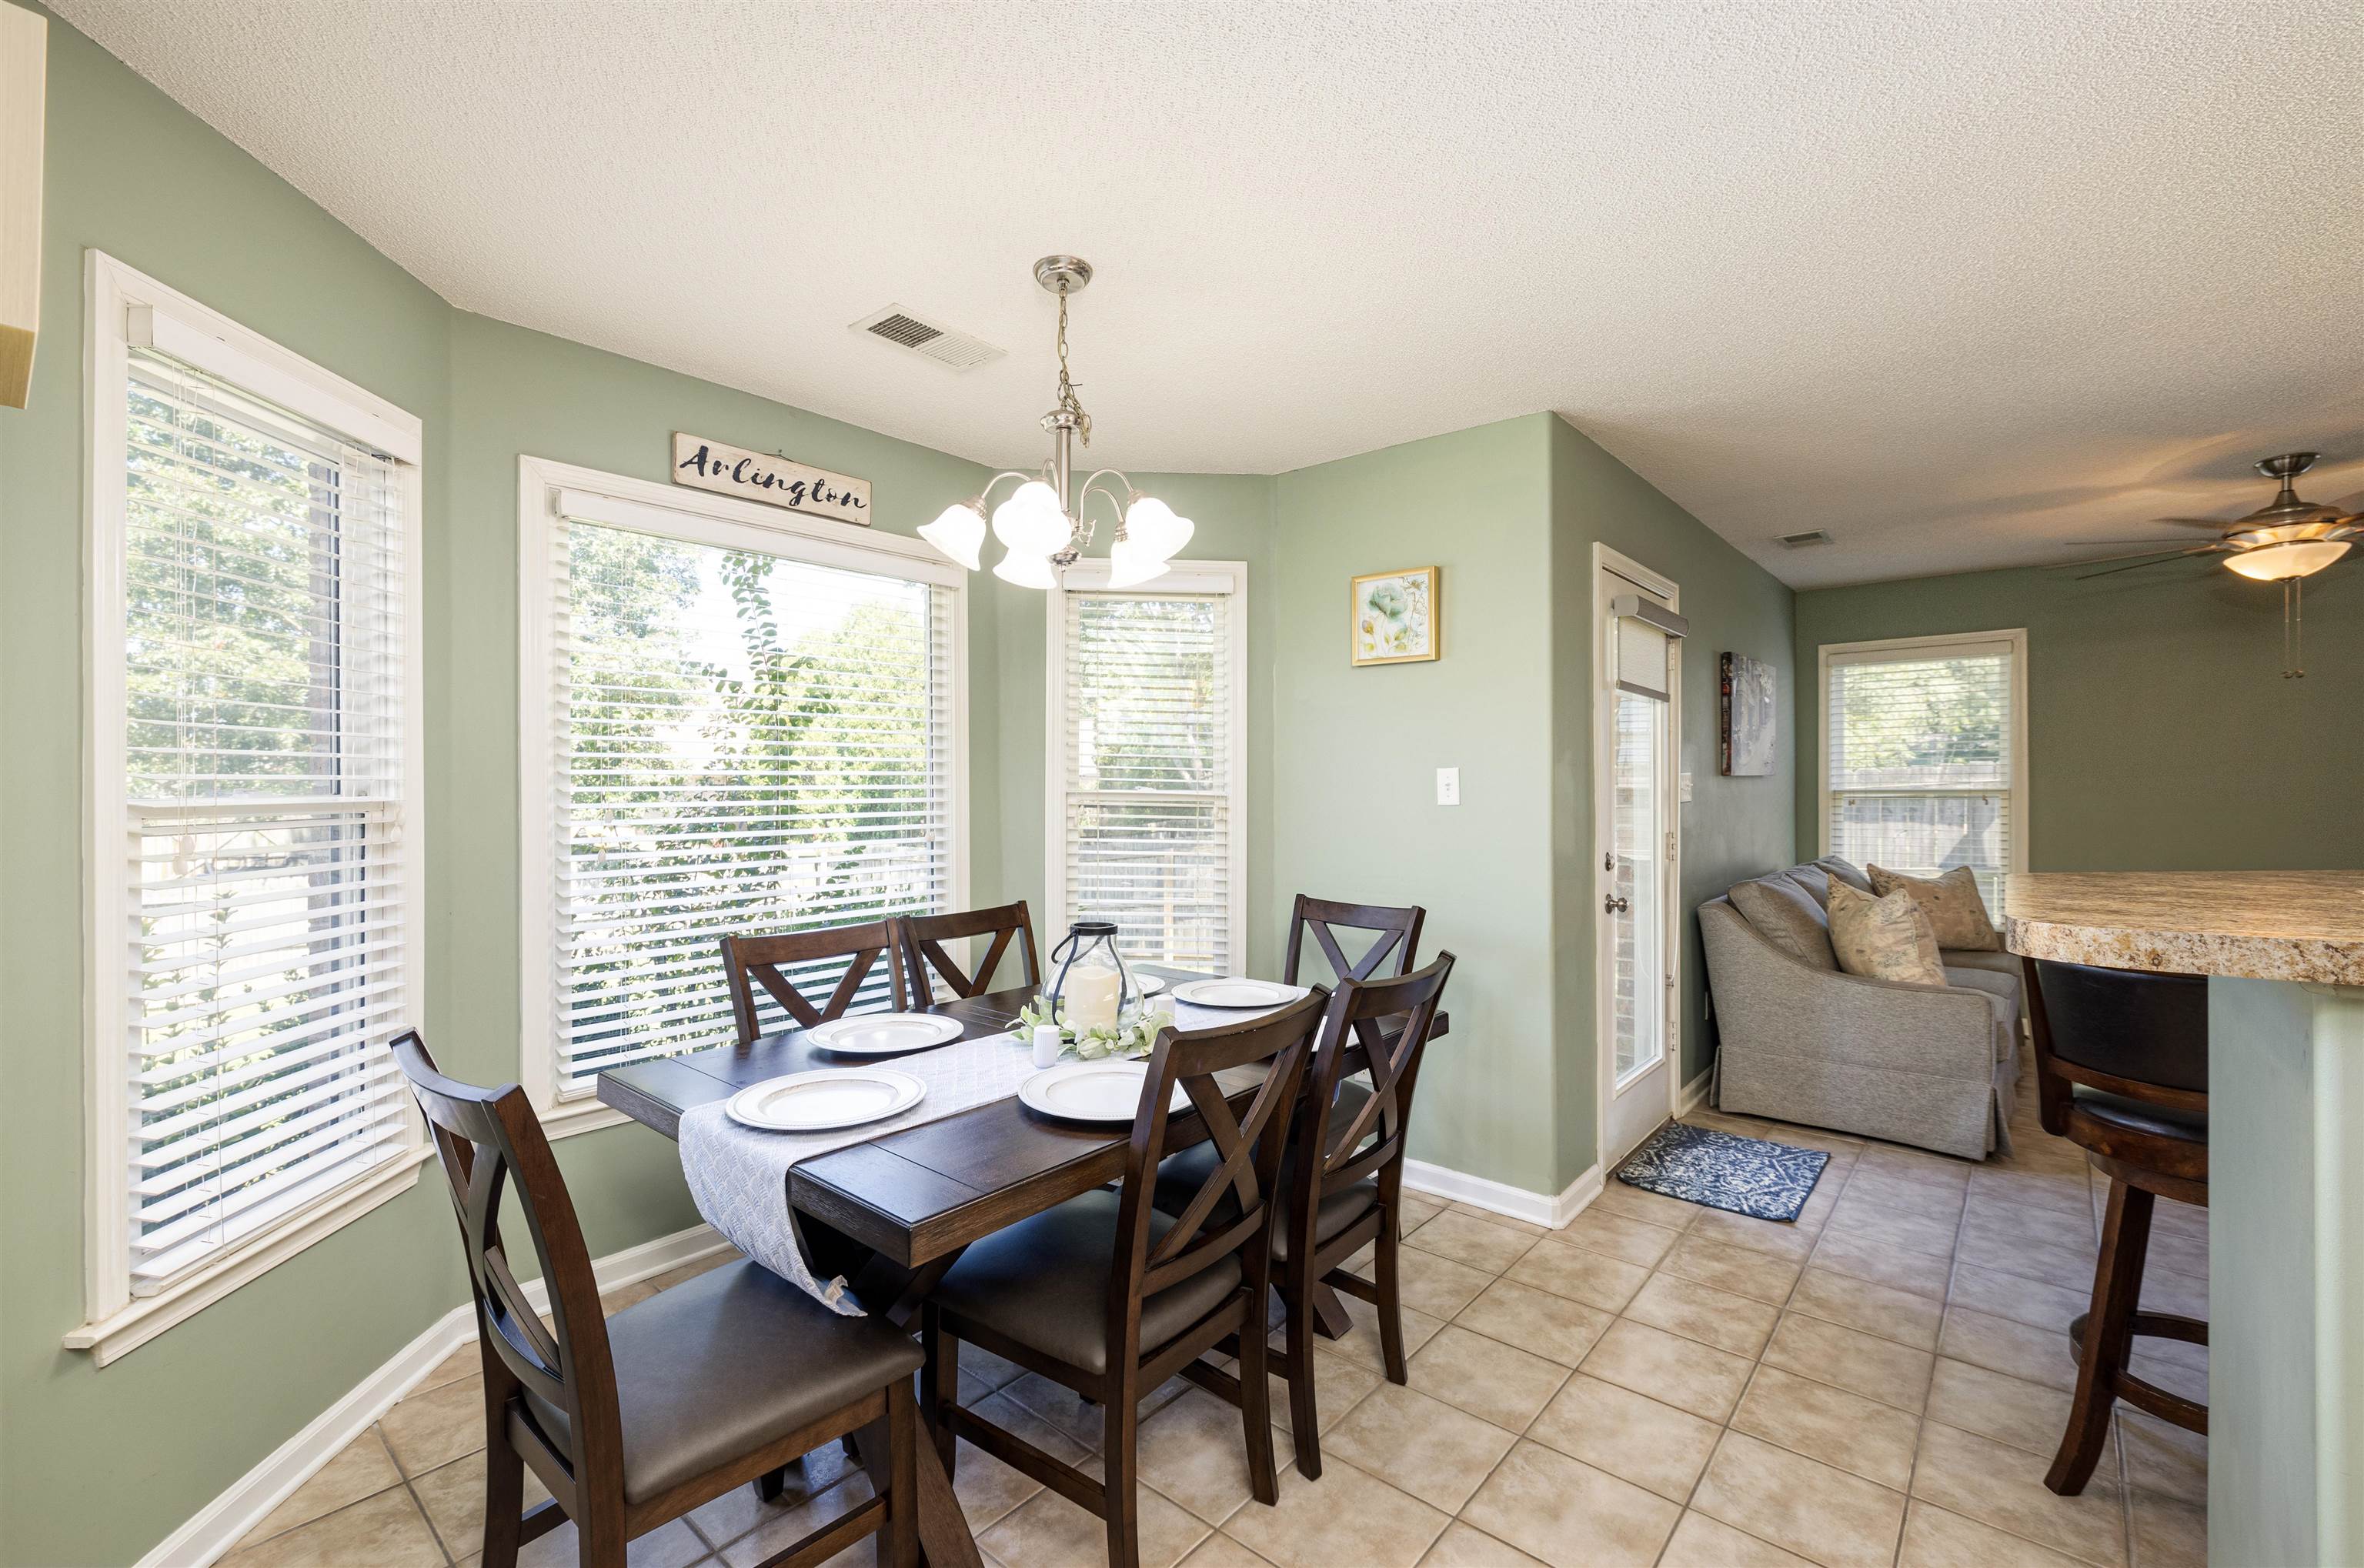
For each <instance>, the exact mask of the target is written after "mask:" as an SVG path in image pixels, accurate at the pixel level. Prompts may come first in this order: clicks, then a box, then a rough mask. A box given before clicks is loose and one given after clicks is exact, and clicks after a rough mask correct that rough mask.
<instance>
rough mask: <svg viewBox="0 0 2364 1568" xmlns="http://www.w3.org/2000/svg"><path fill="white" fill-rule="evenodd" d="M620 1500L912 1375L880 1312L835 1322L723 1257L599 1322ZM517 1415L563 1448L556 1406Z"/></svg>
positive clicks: (693, 1473)
mask: <svg viewBox="0 0 2364 1568" xmlns="http://www.w3.org/2000/svg"><path fill="white" fill-rule="evenodd" d="M608 1347H609V1350H610V1352H611V1353H612V1355H613V1356H614V1358H615V1363H616V1404H617V1407H618V1409H619V1412H620V1413H621V1415H622V1417H623V1424H624V1496H625V1498H626V1500H627V1501H630V1502H634V1503H639V1502H645V1501H646V1500H648V1499H649V1498H651V1497H653V1496H657V1495H658V1494H660V1493H663V1492H665V1491H669V1490H671V1489H672V1488H673V1487H675V1486H678V1485H681V1484H682V1483H683V1482H685V1481H690V1480H694V1479H696V1478H697V1477H698V1476H700V1475H703V1474H705V1473H708V1471H711V1470H713V1469H715V1468H716V1467H718V1466H719V1465H723V1464H728V1463H729V1462H731V1461H732V1460H736V1459H741V1458H743V1457H745V1456H746V1455H748V1454H751V1453H753V1452H754V1451H757V1450H758V1449H761V1448H764V1446H766V1445H767V1444H770V1443H773V1442H776V1441H778V1440H780V1439H781V1438H784V1437H786V1435H787V1434H788V1433H790V1432H793V1431H795V1430H796V1429H797V1428H799V1427H802V1426H806V1425H808V1424H809V1423H811V1422H813V1421H817V1420H819V1419H820V1418H822V1417H824V1416H827V1415H829V1414H830V1413H831V1411H834V1410H838V1409H841V1408H842V1407H845V1406H847V1405H850V1404H852V1403H853V1402H854V1401H855V1400H857V1399H860V1398H862V1397H863V1396H865V1395H869V1394H875V1393H876V1392H877V1391H878V1390H879V1389H882V1388H884V1387H886V1386H887V1385H889V1384H891V1383H894V1382H895V1381H896V1380H898V1378H907V1377H909V1376H910V1375H911V1374H912V1373H915V1372H917V1371H919V1369H920V1359H921V1358H920V1349H919V1347H918V1346H917V1345H915V1344H914V1343H912V1341H911V1340H910V1337H909V1335H906V1334H904V1333H901V1332H899V1331H898V1329H896V1328H895V1327H894V1325H893V1324H891V1323H888V1322H887V1320H886V1319H885V1318H841V1317H839V1316H838V1315H837V1314H836V1313H834V1312H832V1311H831V1310H830V1309H829V1308H828V1307H823V1306H822V1305H821V1304H820V1302H818V1301H815V1300H814V1299H813V1298H812V1297H811V1296H807V1295H806V1294H805V1293H804V1292H803V1291H801V1290H799V1289H797V1287H796V1286H795V1285H792V1284H789V1283H788V1282H787V1281H786V1280H784V1279H782V1278H781V1277H780V1276H779V1275H777V1274H775V1273H772V1271H771V1270H769V1269H767V1268H764V1266H763V1265H762V1264H760V1263H753V1262H736V1263H725V1264H724V1265H722V1267H720V1268H719V1269H709V1270H708V1271H707V1272H706V1273H702V1274H699V1275H697V1277H696V1278H694V1279H690V1280H686V1281H685V1282H683V1283H682V1284H677V1285H675V1286H674V1287H673V1288H672V1289H670V1290H662V1291H659V1292H658V1293H657V1294H656V1295H654V1296H651V1297H649V1299H648V1300H646V1301H642V1302H639V1303H636V1304H635V1305H633V1306H630V1307H626V1308H624V1309H623V1310H622V1311H621V1312H619V1313H617V1314H616V1315H615V1316H614V1317H612V1318H608ZM525 1404H526V1409H527V1412H528V1413H529V1414H530V1416H531V1417H532V1418H533V1420H534V1424H535V1425H537V1426H539V1427H541V1429H542V1430H543V1432H544V1433H545V1434H546V1435H547V1436H549V1437H550V1438H552V1440H555V1441H558V1442H561V1443H564V1442H566V1441H567V1440H568V1438H567V1421H566V1417H565V1414H564V1413H563V1411H560V1410H556V1409H553V1408H552V1407H551V1406H549V1405H547V1404H545V1403H543V1402H542V1401H541V1400H540V1399H538V1398H536V1397H534V1396H532V1395H530V1394H528V1395H526V1396H525Z"/></svg>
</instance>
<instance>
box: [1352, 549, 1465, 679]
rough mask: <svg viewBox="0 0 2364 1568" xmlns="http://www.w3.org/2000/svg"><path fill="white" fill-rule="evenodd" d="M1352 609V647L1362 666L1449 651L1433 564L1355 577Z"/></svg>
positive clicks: (1405, 661)
mask: <svg viewBox="0 0 2364 1568" xmlns="http://www.w3.org/2000/svg"><path fill="white" fill-rule="evenodd" d="M1348 612H1349V613H1348V619H1347V625H1346V645H1347V649H1348V651H1350V652H1351V653H1352V654H1353V655H1354V659H1355V663H1357V664H1409V663H1411V662H1414V661H1415V660H1421V659H1433V658H1436V657H1437V656H1438V654H1439V653H1440V652H1441V651H1442V650H1443V639H1442V638H1441V636H1440V635H1439V629H1438V625H1437V599H1436V568H1435V567H1433V566H1418V567H1414V568H1412V569H1411V571H1409V572H1374V573H1370V574H1368V575H1367V576H1362V577H1357V578H1355V584H1354V589H1353V592H1352V594H1351V595H1349V605H1348Z"/></svg>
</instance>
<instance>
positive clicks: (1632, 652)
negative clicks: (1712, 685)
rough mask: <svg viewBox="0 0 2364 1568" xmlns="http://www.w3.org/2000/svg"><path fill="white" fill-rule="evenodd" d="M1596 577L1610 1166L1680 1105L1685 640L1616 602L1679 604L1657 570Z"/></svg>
mask: <svg viewBox="0 0 2364 1568" xmlns="http://www.w3.org/2000/svg"><path fill="white" fill-rule="evenodd" d="M1641 575H1646V574H1641ZM1595 577H1596V580H1597V581H1596V584H1595V589H1594V612H1593V613H1594V624H1595V627H1596V628H1598V629H1599V631H1600V635H1599V636H1597V637H1596V638H1595V639H1594V644H1593V645H1594V647H1595V648H1596V649H1597V650H1599V658H1600V662H1601V664H1602V666H1603V668H1602V670H1601V679H1600V682H1599V683H1598V684H1597V688H1596V694H1595V701H1596V704H1597V711H1596V716H1595V725H1594V744H1593V763H1594V766H1593V781H1592V787H1593V800H1594V846H1593V864H1594V865H1595V866H1596V867H1597V868H1598V872H1597V875H1598V878H1599V884H1600V885H1599V893H1600V927H1599V929H1600V953H1599V961H1598V962H1599V974H1598V980H1597V984H1598V991H1597V995H1599V997H1600V1106H1601V1116H1600V1139H1601V1149H1600V1162H1601V1170H1602V1171H1603V1172H1604V1173H1606V1172H1608V1171H1611V1170H1613V1169H1614V1168H1615V1167H1616V1165H1617V1163H1618V1162H1620V1161H1622V1160H1623V1159H1624V1158H1625V1156H1626V1155H1628V1154H1630V1153H1632V1152H1633V1151H1634V1146H1635V1145H1636V1144H1638V1143H1640V1142H1641V1141H1642V1140H1643V1139H1645V1138H1646V1137H1648V1136H1649V1135H1650V1133H1651V1132H1653V1131H1654V1130H1656V1128H1657V1127H1658V1125H1659V1124H1660V1123H1661V1122H1663V1121H1665V1120H1667V1118H1668V1117H1669V1116H1670V1115H1671V1114H1672V1113H1673V1108H1674V1084H1675V1074H1674V1069H1673V1066H1672V1064H1671V1061H1670V1058H1671V1055H1672V1052H1673V1048H1674V1043H1675V1033H1674V1021H1675V1020H1674V1007H1675V994H1676V993H1675V983H1674V974H1675V970H1674V963H1675V954H1676V951H1677V950H1676V944H1675V940H1674V938H1675V923H1674V907H1675V897H1674V890H1675V885H1676V883H1675V856H1676V848H1677V840H1676V836H1675V810H1674V790H1673V787H1672V786H1673V781H1674V771H1675V770H1674V762H1673V760H1674V758H1675V757H1676V756H1677V755H1678V751H1677V742H1676V736H1675V715H1676V714H1677V713H1678V712H1679V711H1680V710H1679V707H1678V704H1679V702H1680V700H1681V699H1680V689H1679V686H1678V676H1679V673H1680V668H1681V665H1680V649H1681V644H1680V643H1679V642H1678V641H1676V640H1674V639H1670V638H1667V637H1665V636H1663V635H1662V634H1658V633H1656V632H1655V631H1653V630H1652V629H1651V628H1646V627H1645V626H1642V625H1640V624H1638V623H1635V622H1634V621H1633V619H1632V618H1631V617H1626V618H1627V624H1626V625H1625V626H1623V627H1622V628H1621V627H1620V625H1619V620H1620V617H1618V616H1617V615H1616V613H1615V611H1614V610H1613V609H1612V608H1611V605H1612V602H1613V601H1615V600H1617V599H1618V598H1620V597H1621V596H1625V595H1639V596H1640V597H1641V598H1642V599H1643V600H1644V601H1645V602H1646V603H1648V604H1651V605H1655V606H1658V607H1660V608H1664V609H1668V610H1671V609H1673V608H1674V607H1675V604H1674V601H1675V592H1674V587H1673V584H1667V583H1664V582H1663V581H1661V580H1658V579H1656V578H1654V577H1653V578H1649V580H1647V581H1637V580H1636V578H1635V577H1634V576H1628V575H1625V574H1623V573H1620V572H1618V571H1616V570H1613V569H1611V567H1608V566H1602V567H1601V568H1600V569H1599V570H1598V571H1597V572H1596V573H1595ZM1621 663H1622V674H1623V678H1622V680H1621V678H1620V671H1621ZM1653 665H1656V668H1655V669H1653V668H1651V666H1653ZM1635 688H1642V689H1638V690H1637V689H1635ZM1654 690H1655V694H1656V695H1651V694H1652V693H1653V691H1654Z"/></svg>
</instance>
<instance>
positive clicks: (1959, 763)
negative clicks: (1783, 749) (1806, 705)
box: [1822, 631, 2027, 913]
mask: <svg viewBox="0 0 2364 1568" xmlns="http://www.w3.org/2000/svg"><path fill="white" fill-rule="evenodd" d="M1822 684H1823V851H1824V852H1825V853H1829V854H1836V855H1840V856H1843V857H1845V859H1847V860H1850V861H1853V862H1856V863H1857V865H1868V864H1870V863H1871V862H1875V861H1876V862H1879V864H1881V865H1883V866H1886V867H1888V868H1889V869H1890V870H1891V871H1901V872H1904V873H1909V874H1911V875H1913V876H1935V875H1937V874H1938V873H1941V872H1946V871H1951V870H1952V869H1953V868H1955V867H1956V866H1968V867H1969V868H1970V869H1971V871H1973V872H1975V873H1977V875H1978V879H1979V893H1980V894H1981V895H1983V896H1984V897H1985V899H1986V901H1987V907H1988V909H1989V910H1990V911H1995V912H1998V913H1999V912H2000V911H2001V909H2002V875H2003V873H2005V872H2009V871H2024V870H2025V869H2026V865H2027V850H2026V823H2027V809H2026V807H2027V740H2026V735H2027V718H2026V696H2027V634H2026V633H2025V632H2024V631H1998V632H1987V633H1982V634H1979V635H1975V636H1969V637H1942V638H1929V637H1924V638H1902V639H1895V640H1892V641H1886V642H1850V643H1840V644H1834V645H1829V646H1825V647H1824V648H1823V651H1822Z"/></svg>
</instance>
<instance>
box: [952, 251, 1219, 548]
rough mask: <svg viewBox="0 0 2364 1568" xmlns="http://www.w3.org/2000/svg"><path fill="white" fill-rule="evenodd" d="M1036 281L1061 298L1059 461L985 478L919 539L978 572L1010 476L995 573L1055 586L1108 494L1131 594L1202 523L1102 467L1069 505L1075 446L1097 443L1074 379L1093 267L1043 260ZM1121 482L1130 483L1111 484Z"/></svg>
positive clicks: (1054, 455)
mask: <svg viewBox="0 0 2364 1568" xmlns="http://www.w3.org/2000/svg"><path fill="white" fill-rule="evenodd" d="M1034 281H1035V282H1036V283H1038V284H1042V285H1043V287H1044V288H1045V289H1047V290H1049V291H1050V292H1051V293H1053V294H1054V295H1058V296H1059V345H1058V346H1059V406H1057V407H1056V408H1054V409H1052V410H1051V412H1049V413H1048V414H1045V415H1043V428H1044V429H1045V430H1048V431H1049V432H1050V433H1051V457H1050V461H1048V462H1045V463H1043V466H1042V468H1040V469H1039V470H1037V471H1036V472H1034V473H1018V472H1016V471H1014V470H1009V469H1005V470H1004V471H1002V472H1001V473H997V474H995V475H994V476H993V477H992V478H991V479H989V480H987V482H986V485H985V488H984V489H983V490H982V491H980V492H979V493H978V494H976V495H972V496H970V497H969V498H968V499H967V500H965V501H962V502H959V503H957V504H955V505H953V506H947V507H945V508H944V510H943V515H942V517H938V518H937V519H936V520H935V521H934V522H932V523H930V524H929V525H928V526H927V527H926V528H921V529H920V538H921V539H926V540H927V541H928V542H929V543H930V544H931V545H934V546H935V547H936V548H937V549H938V550H942V551H943V553H944V554H945V555H946V556H948V557H950V558H951V559H952V560H953V561H955V562H959V563H960V564H961V565H963V566H965V567H967V568H968V569H969V570H970V571H971V572H976V571H979V570H981V569H982V568H981V567H980V565H979V562H978V560H977V551H978V550H980V549H981V548H982V547H983V546H984V544H985V530H986V509H985V508H986V501H987V497H989V496H991V495H992V494H993V492H994V489H995V487H996V486H998V485H999V484H1001V482H1002V481H1003V480H1005V479H1010V480H1015V481H1017V483H1018V487H1017V488H1016V489H1015V490H1013V491H1011V492H1010V494H1009V498H1008V499H1007V500H1005V501H1003V502H1002V503H1001V504H1000V505H999V506H996V507H994V508H993V524H992V527H993V537H994V538H996V539H999V540H1000V541H1001V545H1002V556H1001V559H1000V560H999V561H998V562H995V563H994V568H993V574H994V575H995V576H996V577H998V578H1000V579H1001V580H1002V581H1003V582H1005V583H1015V584H1018V586H1020V587H1021V588H1050V587H1055V586H1056V585H1057V581H1058V580H1057V578H1056V577H1055V576H1054V573H1053V572H1052V568H1053V567H1054V566H1066V565H1070V564H1072V563H1073V562H1075V561H1076V558H1077V557H1079V556H1081V555H1082V554H1083V552H1084V549H1085V547H1086V546H1087V545H1089V544H1090V543H1091V542H1092V531H1093V528H1094V526H1095V525H1094V523H1093V520H1092V517H1091V516H1090V508H1091V499H1092V497H1093V496H1094V495H1099V496H1101V497H1102V498H1104V499H1105V500H1106V501H1107V502H1108V503H1109V506H1110V508H1111V509H1112V510H1113V512H1114V515H1115V521H1116V534H1115V537H1114V538H1113V539H1111V540H1110V544H1109V586H1110V587H1111V588H1130V587H1132V586H1133V585H1134V584H1140V583H1146V582H1148V581H1149V580H1150V579H1152V578H1154V577H1161V576H1163V575H1165V567H1166V563H1167V562H1170V561H1172V560H1173V559H1174V557H1175V555H1176V553H1177V552H1179V551H1180V550H1181V549H1182V547H1183V546H1184V545H1186V544H1188V543H1189V542H1190V535H1191V533H1192V531H1193V527H1194V525H1193V524H1192V523H1191V521H1190V519H1189V518H1188V517H1176V516H1175V514H1174V508H1173V507H1171V506H1167V505H1166V504H1165V502H1163V501H1160V500H1158V499H1157V498H1156V497H1155V496H1154V495H1143V494H1142V493H1141V492H1140V491H1138V490H1136V489H1134V488H1133V487H1132V480H1131V479H1128V478H1126V477H1125V475H1124V474H1122V473H1119V472H1118V471H1117V470H1115V469H1113V468H1103V469H1101V470H1099V471H1098V473H1094V474H1093V475H1092V476H1091V477H1090V478H1088V479H1087V480H1085V481H1084V483H1083V487H1082V488H1081V489H1080V490H1076V491H1075V492H1074V493H1073V495H1074V498H1073V501H1072V503H1071V502H1070V500H1069V486H1070V482H1071V480H1072V478H1073V476H1074V473H1075V467H1074V457H1075V443H1076V442H1077V441H1081V442H1082V443H1083V444H1084V445H1086V446H1089V445H1091V444H1092V417H1091V416H1090V415H1089V414H1087V413H1085V412H1084V406H1083V404H1082V403H1081V402H1080V401H1078V400H1077V398H1076V384H1075V383H1074V382H1073V381H1071V380H1069V379H1068V377H1067V296H1068V295H1072V294H1080V293H1082V292H1083V288H1084V285H1085V284H1088V283H1090V282H1091V281H1092V264H1091V263H1090V262H1089V261H1085V260H1084V259H1083V258H1082V257H1080V256H1045V257H1043V259H1042V260H1041V261H1037V262H1035V263H1034ZM1109 480H1114V481H1115V482H1116V484H1121V485H1122V486H1123V494H1122V495H1119V494H1118V493H1117V489H1116V485H1112V484H1108V483H1105V482H1106V481H1109Z"/></svg>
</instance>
